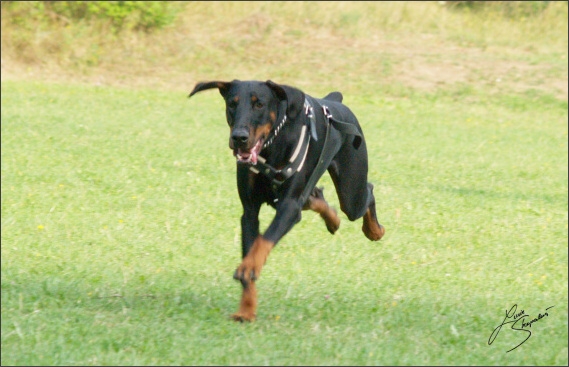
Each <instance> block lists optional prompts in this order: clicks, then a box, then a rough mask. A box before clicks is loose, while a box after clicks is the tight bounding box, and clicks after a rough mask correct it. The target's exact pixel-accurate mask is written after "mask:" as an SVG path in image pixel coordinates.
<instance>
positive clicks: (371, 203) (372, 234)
mask: <svg viewBox="0 0 569 367" xmlns="http://www.w3.org/2000/svg"><path fill="white" fill-rule="evenodd" d="M367 170H368V165H367V152H366V147H365V141H362V144H361V146H360V147H359V149H355V148H353V146H351V144H346V145H345V146H344V147H342V149H341V150H340V152H339V153H338V155H337V156H336V157H335V158H334V160H333V161H332V163H331V164H330V166H329V167H328V172H329V173H330V177H331V178H332V181H333V182H334V186H336V192H337V193H338V199H339V200H340V208H341V209H342V211H343V212H344V213H345V214H346V215H347V216H348V219H349V220H351V221H354V220H356V219H358V218H361V217H363V226H362V231H363V232H364V234H365V235H366V237H367V238H368V239H370V240H372V241H378V240H380V239H381V237H383V235H384V234H385V228H384V227H383V226H382V225H381V224H379V222H378V221H377V214H376V211H375V197H374V196H373V185H372V184H371V183H369V182H367Z"/></svg>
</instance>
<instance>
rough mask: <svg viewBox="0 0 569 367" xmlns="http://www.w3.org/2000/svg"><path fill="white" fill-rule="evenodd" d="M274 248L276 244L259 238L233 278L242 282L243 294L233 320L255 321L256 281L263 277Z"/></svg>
mask: <svg viewBox="0 0 569 367" xmlns="http://www.w3.org/2000/svg"><path fill="white" fill-rule="evenodd" d="M274 246H275V244H274V243H272V242H271V241H268V240H267V239H265V238H263V236H258V237H257V238H256V239H255V242H254V243H253V246H252V247H251V249H250V250H249V253H248V254H247V256H245V257H244V258H243V261H242V262H241V265H239V267H238V268H237V270H236V271H235V275H234V276H233V277H234V278H235V279H238V280H240V281H241V284H242V285H243V294H242V296H241V302H240V304H239V310H238V311H237V312H236V313H235V314H233V315H232V316H231V317H232V318H233V320H235V321H253V320H255V316H256V312H257V288H256V287H255V281H256V280H257V279H258V278H259V275H261V269H262V268H263V265H265V262H266V261H267V257H268V256H269V253H270V252H271V250H272V249H273V247H274Z"/></svg>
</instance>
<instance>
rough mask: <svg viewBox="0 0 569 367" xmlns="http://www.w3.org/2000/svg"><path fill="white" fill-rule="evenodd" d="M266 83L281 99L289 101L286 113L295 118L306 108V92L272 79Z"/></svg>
mask: <svg viewBox="0 0 569 367" xmlns="http://www.w3.org/2000/svg"><path fill="white" fill-rule="evenodd" d="M265 83H266V84H267V86H268V87H269V88H271V89H272V90H273V91H274V92H275V93H276V95H277V97H279V99H280V100H281V101H282V100H286V101H287V110H286V113H287V115H288V116H289V117H290V118H292V119H294V118H296V116H297V115H298V114H299V113H300V112H302V110H303V108H304V93H303V92H302V91H301V90H300V89H296V88H293V87H289V86H288V85H282V84H277V83H274V82H272V81H270V80H267V81H266V82H265Z"/></svg>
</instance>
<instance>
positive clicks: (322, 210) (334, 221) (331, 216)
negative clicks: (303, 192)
mask: <svg viewBox="0 0 569 367" xmlns="http://www.w3.org/2000/svg"><path fill="white" fill-rule="evenodd" d="M308 207H309V208H310V210H314V211H315V212H316V213H319V214H320V216H321V217H322V219H324V222H325V223H326V228H328V231H329V232H330V233H332V234H334V233H335V232H336V231H337V230H338V228H339V227H340V218H339V217H338V213H336V211H335V210H334V208H332V207H330V206H329V205H328V203H327V202H326V201H325V200H322V199H320V198H315V197H313V196H311V197H310V198H309V199H308Z"/></svg>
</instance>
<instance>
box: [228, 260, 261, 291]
mask: <svg viewBox="0 0 569 367" xmlns="http://www.w3.org/2000/svg"><path fill="white" fill-rule="evenodd" d="M260 273H261V266H258V265H257V264H255V262H254V261H251V259H250V258H247V257H246V258H244V259H243V262H242V263H241V265H239V267H238V268H237V269H235V273H233V279H235V280H239V281H240V282H241V283H242V284H243V286H246V285H247V284H249V283H250V282H254V281H255V280H257V278H258V277H259V275H260Z"/></svg>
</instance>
